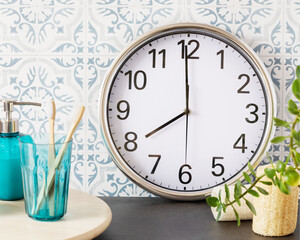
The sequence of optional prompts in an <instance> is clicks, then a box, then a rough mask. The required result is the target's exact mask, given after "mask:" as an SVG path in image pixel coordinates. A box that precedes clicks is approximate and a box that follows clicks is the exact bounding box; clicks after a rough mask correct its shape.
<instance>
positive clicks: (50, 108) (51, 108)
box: [43, 99, 56, 119]
mask: <svg viewBox="0 0 300 240" xmlns="http://www.w3.org/2000/svg"><path fill="white" fill-rule="evenodd" d="M43 108H44V111H45V112H46V113H47V117H48V119H55V113H56V109H55V102H54V100H53V99H51V100H49V101H47V102H45V103H44V104H43Z"/></svg>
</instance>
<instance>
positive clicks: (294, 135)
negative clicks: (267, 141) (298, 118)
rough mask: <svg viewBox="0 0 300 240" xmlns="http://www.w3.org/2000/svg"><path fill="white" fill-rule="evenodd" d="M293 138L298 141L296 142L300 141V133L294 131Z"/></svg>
mask: <svg viewBox="0 0 300 240" xmlns="http://www.w3.org/2000/svg"><path fill="white" fill-rule="evenodd" d="M292 137H293V138H294V139H295V140H296V142H299V141H300V131H298V132H297V131H295V130H292Z"/></svg>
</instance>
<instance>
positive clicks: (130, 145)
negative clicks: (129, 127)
mask: <svg viewBox="0 0 300 240" xmlns="http://www.w3.org/2000/svg"><path fill="white" fill-rule="evenodd" d="M125 139H126V140H127V142H125V144H124V148H125V150H126V151H128V152H134V151H135V150H136V149H137V147H138V145H137V143H136V142H135V141H136V140H137V135H136V133H135V132H128V133H126V134H125Z"/></svg>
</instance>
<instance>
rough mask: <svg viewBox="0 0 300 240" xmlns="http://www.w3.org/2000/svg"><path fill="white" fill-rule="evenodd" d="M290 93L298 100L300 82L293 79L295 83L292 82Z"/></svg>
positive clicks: (299, 97) (299, 96)
mask: <svg viewBox="0 0 300 240" xmlns="http://www.w3.org/2000/svg"><path fill="white" fill-rule="evenodd" d="M292 91H293V93H294V96H295V97H296V98H297V99H298V100H300V80H299V78H298V79H295V81H294V82H293V85H292Z"/></svg>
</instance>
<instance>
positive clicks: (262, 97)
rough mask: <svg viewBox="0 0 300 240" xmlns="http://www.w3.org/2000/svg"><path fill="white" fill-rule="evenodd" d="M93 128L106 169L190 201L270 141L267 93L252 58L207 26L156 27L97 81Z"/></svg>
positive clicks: (262, 72) (271, 107)
mask: <svg viewBox="0 0 300 240" xmlns="http://www.w3.org/2000/svg"><path fill="white" fill-rule="evenodd" d="M99 102H100V105H99V109H100V124H101V132H102V135H103V138H104V141H105V144H106V146H107V148H108V150H109V152H110V154H111V156H112V158H113V160H114V162H115V163H116V165H117V166H118V167H119V168H120V169H121V170H122V171H123V172H124V173H125V174H126V175H127V176H128V177H129V178H130V179H131V180H133V181H134V182H135V183H136V184H138V185H139V186H141V187H142V188H144V189H146V190H147V191H149V192H151V193H154V194H156V195H159V196H162V197H166V198H171V199H178V200H197V199H202V198H204V197H205V196H206V195H208V194H210V192H211V190H212V188H213V187H215V186H218V185H221V184H223V183H225V182H226V183H227V184H231V183H233V182H234V181H236V180H237V179H239V178H241V176H242V171H245V170H246V166H247V163H248V162H250V163H251V165H252V166H253V167H256V166H257V165H258V164H259V162H260V161H261V160H262V158H263V157H264V153H265V151H266V149H267V147H268V143H269V140H270V138H271V137H272V136H273V133H274V128H273V127H272V118H273V116H274V115H275V109H276V106H275V103H276V100H275V94H274V90H273V87H272V84H271V80H270V77H269V75H268V73H267V70H266V69H265V67H264V65H263V63H262V62H261V61H260V60H259V58H258V56H257V55H256V54H255V53H254V52H253V51H252V50H251V49H250V48H249V47H248V46H247V45H246V44H245V43H243V42H242V41H241V40H239V39H237V38H236V37H234V36H233V35H231V34H229V33H227V32H225V31H223V30H220V29H218V28H216V27H212V26H208V25H202V24H192V23H183V24H175V25H169V26H164V27H161V28H157V29H155V30H154V31H151V32H149V33H147V34H146V35H144V36H142V37H141V38H139V39H138V40H137V41H135V42H133V43H132V44H131V45H130V46H129V47H127V48H126V49H125V51H124V52H123V53H122V54H121V55H120V56H119V58H117V59H116V60H115V62H114V64H113V66H112V68H111V69H110V71H109V72H108V74H107V75H106V78H105V81H104V83H103V86H102V89H101V93H100V101H99Z"/></svg>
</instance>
